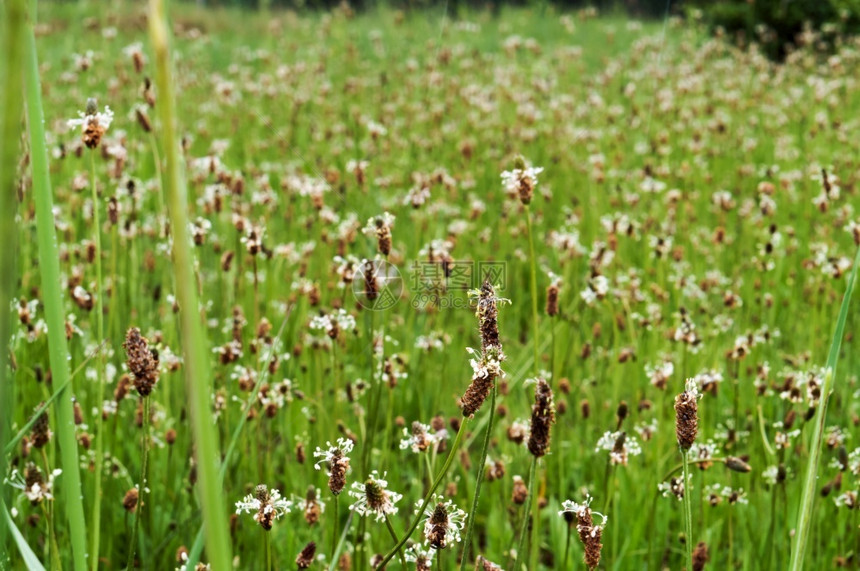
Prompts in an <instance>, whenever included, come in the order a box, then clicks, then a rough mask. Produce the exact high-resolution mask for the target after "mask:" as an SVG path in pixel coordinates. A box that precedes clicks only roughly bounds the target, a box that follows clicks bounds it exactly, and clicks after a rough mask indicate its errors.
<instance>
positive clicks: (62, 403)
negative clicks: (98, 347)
mask: <svg viewBox="0 0 860 571" xmlns="http://www.w3.org/2000/svg"><path fill="white" fill-rule="evenodd" d="M32 5H33V8H32V13H31V21H30V25H29V26H28V29H27V36H28V37H27V38H26V41H25V42H24V49H25V53H26V57H25V66H24V76H25V79H26V81H25V83H26V94H27V126H28V128H29V133H30V161H31V167H32V175H33V198H34V199H35V202H36V234H37V238H38V246H39V273H40V274H41V280H42V303H44V305H45V322H46V323H47V325H48V354H49V357H50V363H51V375H52V377H53V382H54V384H56V385H57V386H64V385H65V384H66V382H67V381H68V380H69V378H70V367H69V349H68V345H67V343H66V324H65V318H64V317H63V292H62V289H61V287H60V285H61V283H62V280H61V279H60V258H59V254H58V252H57V234H56V231H55V229H54V197H53V195H52V191H51V177H50V174H49V171H48V150H47V148H46V147H45V117H44V112H43V110H42V91H41V85H40V81H39V60H38V57H37V55H36V37H35V35H34V33H33V22H34V21H35V19H36V18H35V12H36V8H35V7H36V3H35V2H33V4H32ZM55 410H56V413H57V426H56V428H57V430H56V433H57V441H58V443H59V445H60V463H61V467H62V469H63V475H62V489H61V490H60V493H59V496H61V497H62V499H63V502H64V503H65V508H66V517H67V518H68V521H69V538H70V540H71V541H70V542H71V547H72V558H73V561H74V569H75V571H85V569H86V568H87V524H86V520H85V518H84V503H83V491H82V490H81V474H80V472H79V466H78V442H77V439H76V438H75V415H74V409H73V407H72V387H68V388H66V389H64V390H63V393H62V394H61V395H60V396H59V397H58V398H57V406H56V407H55Z"/></svg>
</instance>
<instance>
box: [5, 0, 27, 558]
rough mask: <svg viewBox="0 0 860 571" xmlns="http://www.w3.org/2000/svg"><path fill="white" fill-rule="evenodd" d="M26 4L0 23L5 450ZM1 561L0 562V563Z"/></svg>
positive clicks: (10, 5) (12, 5) (20, 2)
mask: <svg viewBox="0 0 860 571" xmlns="http://www.w3.org/2000/svg"><path fill="white" fill-rule="evenodd" d="M26 16H27V7H26V5H25V4H24V0H13V1H12V2H7V3H6V6H5V14H4V18H3V22H2V23H0V26H2V34H3V36H2V37H3V42H2V46H3V49H2V51H3V53H4V54H6V55H5V57H4V58H3V60H2V62H0V66H2V67H0V85H2V86H3V91H2V93H0V109H2V114H0V173H2V174H0V244H3V247H2V248H0V450H4V449H5V448H6V443H7V442H8V441H9V434H10V432H11V429H12V415H13V413H14V410H15V395H14V392H13V390H12V375H11V374H10V362H9V361H10V359H9V340H10V339H11V336H12V318H11V316H10V315H9V306H10V305H11V303H12V298H13V296H14V295H15V287H16V285H17V284H16V278H17V276H18V261H17V252H18V248H17V237H18V229H17V226H16V224H15V215H16V213H17V211H18V200H17V197H16V196H15V171H16V169H17V166H18V150H19V148H18V145H19V141H20V140H21V131H20V128H21V113H22V112H23V108H24V101H23V95H24V94H23V85H24V84H23V77H22V75H21V69H22V59H23V54H22V50H21V46H22V38H23V37H24V26H25V24H26ZM5 475H6V454H0V479H2V478H3V477H5ZM7 498H8V490H6V489H3V490H2V491H0V501H4V500H6V499H7ZM5 545H6V518H0V551H3V548H4V547H5ZM3 564H4V562H3V559H0V565H3Z"/></svg>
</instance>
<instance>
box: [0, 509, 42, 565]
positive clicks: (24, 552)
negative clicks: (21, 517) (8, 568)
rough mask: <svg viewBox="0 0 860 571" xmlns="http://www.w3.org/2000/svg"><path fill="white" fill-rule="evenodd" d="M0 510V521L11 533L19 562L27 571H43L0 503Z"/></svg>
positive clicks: (37, 559) (39, 562) (7, 511)
mask: <svg viewBox="0 0 860 571" xmlns="http://www.w3.org/2000/svg"><path fill="white" fill-rule="evenodd" d="M0 508H3V514H2V517H0V519H2V520H3V524H4V525H5V526H7V527H8V528H9V530H10V531H11V532H12V539H14V540H15V545H16V546H18V553H20V554H21V561H22V562H23V563H24V565H26V566H27V569H29V571H45V568H44V567H43V566H42V563H41V561H39V558H38V557H36V554H35V553H33V550H32V549H30V545H29V544H28V543H27V540H26V539H24V536H23V535H21V532H20V530H19V529H18V526H16V525H15V522H14V521H12V516H11V515H9V510H7V509H6V504H5V502H0Z"/></svg>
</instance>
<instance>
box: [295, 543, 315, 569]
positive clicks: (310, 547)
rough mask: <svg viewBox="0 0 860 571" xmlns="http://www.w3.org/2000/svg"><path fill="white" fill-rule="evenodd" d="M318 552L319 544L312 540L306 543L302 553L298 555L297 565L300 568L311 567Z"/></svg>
mask: <svg viewBox="0 0 860 571" xmlns="http://www.w3.org/2000/svg"><path fill="white" fill-rule="evenodd" d="M316 552H317V544H316V543H314V542H313V541H311V542H310V543H308V544H307V545H305V547H304V549H302V551H301V553H299V555H298V556H297V557H296V567H297V568H299V569H309V568H310V566H311V564H312V563H313V562H314V555H315V554H316Z"/></svg>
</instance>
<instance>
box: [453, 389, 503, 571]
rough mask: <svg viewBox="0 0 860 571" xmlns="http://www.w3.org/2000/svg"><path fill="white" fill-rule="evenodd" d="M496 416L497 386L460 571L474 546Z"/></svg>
mask: <svg viewBox="0 0 860 571" xmlns="http://www.w3.org/2000/svg"><path fill="white" fill-rule="evenodd" d="M495 414H496V385H495V383H494V384H493V389H492V391H491V392H490V420H489V422H488V423H487V432H486V434H484V445H483V446H482V447H481V459H480V460H479V461H478V475H477V476H476V478H475V497H474V498H472V509H471V510H469V523H468V527H467V528H466V539H465V541H464V542H463V557H462V559H461V561H460V571H465V569H466V565H467V564H468V563H467V562H468V561H469V547H470V546H471V544H472V532H473V531H474V529H475V517H476V516H477V514H478V498H480V497H481V484H482V483H483V482H484V464H486V463H487V451H488V449H489V448H490V438H491V437H492V434H493V420H494V418H495Z"/></svg>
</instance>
